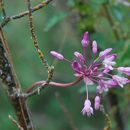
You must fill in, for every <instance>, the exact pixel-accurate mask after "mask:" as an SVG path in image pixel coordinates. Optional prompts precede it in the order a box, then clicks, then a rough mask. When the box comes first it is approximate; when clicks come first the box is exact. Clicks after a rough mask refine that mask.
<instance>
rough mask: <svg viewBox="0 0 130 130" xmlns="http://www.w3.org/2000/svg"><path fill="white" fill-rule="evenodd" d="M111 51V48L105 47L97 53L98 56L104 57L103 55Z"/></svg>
mask: <svg viewBox="0 0 130 130" xmlns="http://www.w3.org/2000/svg"><path fill="white" fill-rule="evenodd" d="M111 51H112V48H108V49H105V50H104V51H101V52H100V53H99V57H102V58H104V57H105V56H107V55H108V54H109V53H110V52H111Z"/></svg>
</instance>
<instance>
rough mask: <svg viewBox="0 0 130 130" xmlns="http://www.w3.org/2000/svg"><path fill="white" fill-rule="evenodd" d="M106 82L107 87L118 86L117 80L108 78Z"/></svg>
mask: <svg viewBox="0 0 130 130" xmlns="http://www.w3.org/2000/svg"><path fill="white" fill-rule="evenodd" d="M106 84H108V87H109V88H113V87H116V86H118V83H117V81H115V80H114V79H109V80H107V81H106Z"/></svg>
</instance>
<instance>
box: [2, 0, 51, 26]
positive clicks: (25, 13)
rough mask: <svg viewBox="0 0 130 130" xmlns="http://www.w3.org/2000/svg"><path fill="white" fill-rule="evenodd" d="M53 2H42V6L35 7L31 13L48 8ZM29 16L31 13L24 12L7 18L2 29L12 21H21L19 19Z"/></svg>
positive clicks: (49, 0)
mask: <svg viewBox="0 0 130 130" xmlns="http://www.w3.org/2000/svg"><path fill="white" fill-rule="evenodd" d="M51 1H53V0H45V1H43V2H41V3H40V4H38V5H36V6H35V7H33V8H31V12H32V13H33V12H35V11H37V10H39V9H41V8H43V7H45V6H47V5H48V4H49V3H50V2H51ZM28 14H29V11H24V12H21V13H19V14H17V15H13V16H6V18H5V19H4V21H3V22H2V23H1V25H0V26H1V27H4V26H5V25H6V24H7V23H8V22H10V21H12V20H15V19H19V18H22V17H24V16H27V15H28Z"/></svg>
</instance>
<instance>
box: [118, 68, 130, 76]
mask: <svg viewBox="0 0 130 130" xmlns="http://www.w3.org/2000/svg"><path fill="white" fill-rule="evenodd" d="M117 70H118V71H119V72H121V73H124V74H126V75H128V76H130V67H118V68H117Z"/></svg>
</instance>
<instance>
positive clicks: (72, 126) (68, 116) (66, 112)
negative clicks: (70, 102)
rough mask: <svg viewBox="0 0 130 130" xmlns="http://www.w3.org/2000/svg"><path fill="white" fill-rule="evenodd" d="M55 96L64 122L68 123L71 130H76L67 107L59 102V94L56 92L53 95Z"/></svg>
mask: <svg viewBox="0 0 130 130" xmlns="http://www.w3.org/2000/svg"><path fill="white" fill-rule="evenodd" d="M55 96H56V99H57V101H58V102H59V104H60V107H61V109H62V111H63V113H64V116H65V118H66V120H67V121H68V123H69V125H70V127H71V129H72V130H78V129H77V127H76V126H75V123H74V121H73V119H72V117H71V114H70V112H69V110H68V109H67V107H66V106H65V104H64V102H63V101H62V100H61V98H60V94H59V93H58V92H56V93H55Z"/></svg>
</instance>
